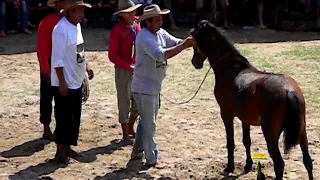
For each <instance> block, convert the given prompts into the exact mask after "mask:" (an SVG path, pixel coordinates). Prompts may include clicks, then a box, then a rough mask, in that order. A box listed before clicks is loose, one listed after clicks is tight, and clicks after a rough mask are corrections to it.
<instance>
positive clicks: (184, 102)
mask: <svg viewBox="0 0 320 180" xmlns="http://www.w3.org/2000/svg"><path fill="white" fill-rule="evenodd" d="M230 54H231V53H227V54H225V55H224V56H222V57H221V58H220V59H219V60H218V61H216V62H215V63H212V64H210V68H209V69H208V71H207V73H206V75H205V76H204V78H203V80H202V82H201V84H200V86H199V87H198V89H197V91H196V92H195V93H194V95H193V96H192V97H191V98H190V99H188V100H187V101H182V102H175V101H171V100H170V99H168V98H166V97H165V96H163V95H162V94H161V97H164V99H165V100H167V101H169V102H170V103H172V104H177V105H181V104H186V103H189V102H190V101H192V100H193V99H194V98H195V97H196V96H197V94H198V93H199V91H200V89H201V87H202V85H203V83H204V81H205V80H206V78H207V76H208V74H209V72H210V70H211V68H213V67H214V66H215V65H216V64H217V63H218V62H220V61H221V60H222V59H224V58H226V57H227V56H229V55H230Z"/></svg>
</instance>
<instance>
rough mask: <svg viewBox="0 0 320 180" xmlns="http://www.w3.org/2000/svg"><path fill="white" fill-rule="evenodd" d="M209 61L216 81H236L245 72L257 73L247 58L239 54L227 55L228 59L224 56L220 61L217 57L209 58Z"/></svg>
mask: <svg viewBox="0 0 320 180" xmlns="http://www.w3.org/2000/svg"><path fill="white" fill-rule="evenodd" d="M221 58H222V59H221ZM208 59H209V62H210V64H211V67H212V69H213V71H214V74H215V77H216V79H220V78H223V79H225V78H230V79H234V78H235V77H236V76H237V75H238V74H239V73H240V72H242V71H244V70H250V71H257V70H256V69H255V67H253V66H252V65H251V64H250V62H249V61H248V60H247V59H246V58H245V57H243V56H241V55H240V54H238V53H230V54H226V57H223V56H222V57H220V59H219V58H215V57H209V58H208ZM226 73H227V74H226Z"/></svg>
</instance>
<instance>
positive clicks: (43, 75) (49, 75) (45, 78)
mask: <svg viewBox="0 0 320 180" xmlns="http://www.w3.org/2000/svg"><path fill="white" fill-rule="evenodd" d="M42 77H43V79H44V80H45V81H46V82H47V83H48V84H51V74H50V73H42Z"/></svg>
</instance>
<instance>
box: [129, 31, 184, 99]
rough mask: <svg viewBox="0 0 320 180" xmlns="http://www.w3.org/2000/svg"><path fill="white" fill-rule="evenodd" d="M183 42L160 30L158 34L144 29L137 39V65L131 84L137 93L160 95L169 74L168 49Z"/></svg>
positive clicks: (133, 90) (132, 89)
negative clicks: (166, 55) (166, 54)
mask: <svg viewBox="0 0 320 180" xmlns="http://www.w3.org/2000/svg"><path fill="white" fill-rule="evenodd" d="M181 41H182V40H181V39H179V38H176V37H174V36H172V35H171V34H169V33H168V32H167V31H166V30H164V29H160V30H159V31H158V32H157V33H156V34H153V33H151V32H150V31H149V30H147V29H146V28H143V29H142V30H141V31H140V33H139V34H138V36H137V38H136V64H135V68H134V74H133V79H132V84H131V91H132V92H135V93H142V94H149V95H158V94H159V93H160V91H161V86H162V81H163V79H164V78H165V76H166V73H167V59H166V58H165V55H164V54H165V51H166V48H170V47H173V46H175V45H177V44H178V43H179V42H181Z"/></svg>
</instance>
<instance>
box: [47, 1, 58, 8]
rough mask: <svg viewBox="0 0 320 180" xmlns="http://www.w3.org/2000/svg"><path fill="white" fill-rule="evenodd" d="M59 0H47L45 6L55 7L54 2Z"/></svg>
mask: <svg viewBox="0 0 320 180" xmlns="http://www.w3.org/2000/svg"><path fill="white" fill-rule="evenodd" d="M58 1H61V0H49V1H48V2H47V6H49V7H55V6H56V2H58Z"/></svg>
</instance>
